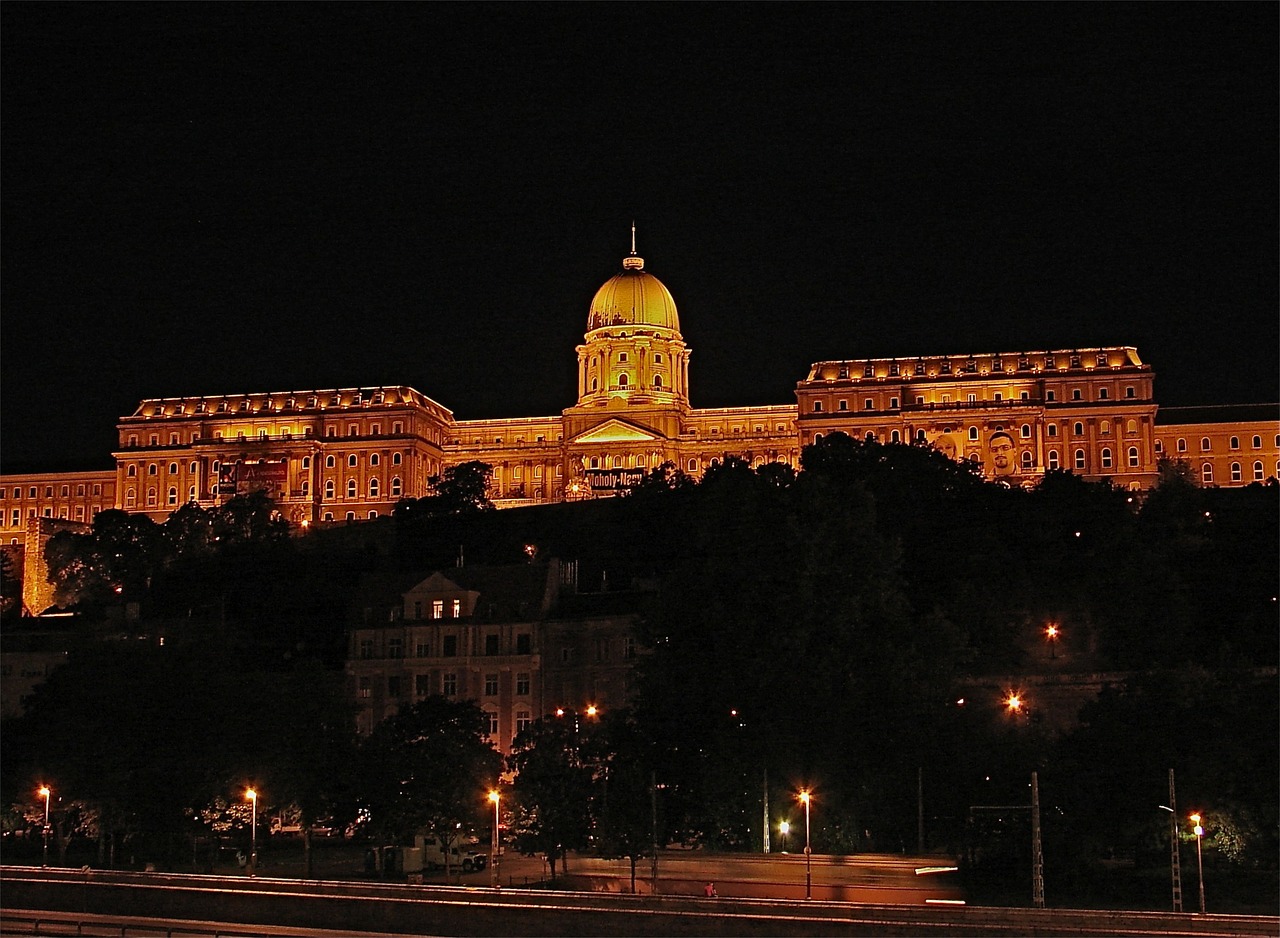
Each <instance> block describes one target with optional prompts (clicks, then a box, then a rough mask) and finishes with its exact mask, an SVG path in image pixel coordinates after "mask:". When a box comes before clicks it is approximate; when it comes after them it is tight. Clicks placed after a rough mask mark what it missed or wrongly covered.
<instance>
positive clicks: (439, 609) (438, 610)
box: [431, 599, 444, 619]
mask: <svg viewBox="0 0 1280 938" xmlns="http://www.w3.org/2000/svg"><path fill="white" fill-rule="evenodd" d="M431 618H433V619H443V618H444V600H443V599H433V600H431Z"/></svg>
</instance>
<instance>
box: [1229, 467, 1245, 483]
mask: <svg viewBox="0 0 1280 938" xmlns="http://www.w3.org/2000/svg"><path fill="white" fill-rule="evenodd" d="M1231 481H1232V482H1240V481H1242V477H1241V475H1240V464H1239V463H1238V462H1233V463H1232V464H1231Z"/></svg>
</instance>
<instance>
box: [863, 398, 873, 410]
mask: <svg viewBox="0 0 1280 938" xmlns="http://www.w3.org/2000/svg"><path fill="white" fill-rule="evenodd" d="M875 403H876V402H875V401H874V400H872V399H871V398H869V397H865V398H863V399H862V409H863V410H875V409H876V407H875Z"/></svg>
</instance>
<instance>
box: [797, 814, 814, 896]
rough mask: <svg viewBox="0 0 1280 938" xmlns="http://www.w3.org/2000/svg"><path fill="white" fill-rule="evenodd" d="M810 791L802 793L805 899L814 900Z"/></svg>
mask: <svg viewBox="0 0 1280 938" xmlns="http://www.w3.org/2000/svg"><path fill="white" fill-rule="evenodd" d="M809 800H810V798H809V791H808V789H805V790H804V791H802V792H800V801H801V802H802V803H803V804H804V897H805V898H806V899H812V898H813V851H812V850H811V849H809Z"/></svg>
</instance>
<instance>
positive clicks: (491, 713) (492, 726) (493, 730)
mask: <svg viewBox="0 0 1280 938" xmlns="http://www.w3.org/2000/svg"><path fill="white" fill-rule="evenodd" d="M484 716H485V720H486V724H487V726H488V729H487V730H486V732H488V734H489V735H490V736H497V735H498V712H497V711H496V710H486V711H485V712H484Z"/></svg>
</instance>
